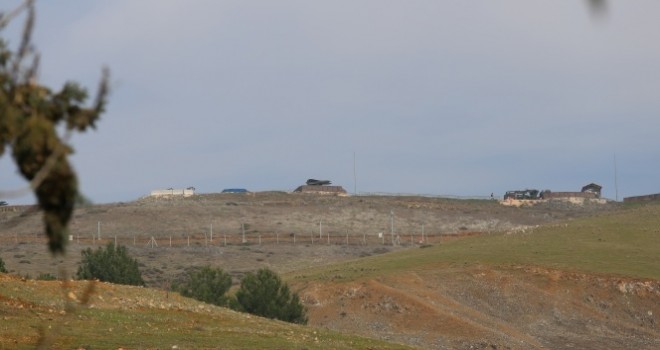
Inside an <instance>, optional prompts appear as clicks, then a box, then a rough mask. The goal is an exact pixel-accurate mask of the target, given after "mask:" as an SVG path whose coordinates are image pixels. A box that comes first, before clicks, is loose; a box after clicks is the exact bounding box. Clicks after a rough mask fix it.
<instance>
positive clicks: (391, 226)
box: [390, 211, 394, 245]
mask: <svg viewBox="0 0 660 350" xmlns="http://www.w3.org/2000/svg"><path fill="white" fill-rule="evenodd" d="M390 235H391V236H392V245H394V211H390Z"/></svg>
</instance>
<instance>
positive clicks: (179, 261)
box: [0, 192, 618, 287]
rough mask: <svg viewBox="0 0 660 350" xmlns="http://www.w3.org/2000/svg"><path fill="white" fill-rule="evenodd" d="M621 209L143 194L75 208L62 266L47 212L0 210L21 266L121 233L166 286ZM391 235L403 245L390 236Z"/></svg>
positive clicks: (72, 256) (38, 268)
mask: <svg viewBox="0 0 660 350" xmlns="http://www.w3.org/2000/svg"><path fill="white" fill-rule="evenodd" d="M617 208H618V205H617V204H608V205H591V206H575V205H568V204H564V203H557V204H554V205H544V206H537V207H531V208H511V207H504V206H501V205H499V204H498V203H497V202H496V201H490V200H456V199H444V198H430V197H397V196H358V197H334V196H318V195H305V194H291V193H283V192H259V193H254V194H250V195H245V194H207V195H197V196H194V197H190V198H182V197H179V198H175V199H165V198H160V199H159V198H152V197H146V198H143V199H140V200H137V201H135V202H128V203H114V204H103V205H92V206H86V207H81V208H78V209H76V211H75V213H74V217H73V220H72V222H71V225H70V228H71V234H72V238H73V240H72V241H71V242H70V244H69V254H67V256H65V257H63V258H61V259H59V260H58V265H54V264H53V263H52V259H51V257H50V255H49V254H48V253H47V252H46V250H45V249H42V248H43V247H44V245H45V242H44V238H43V234H42V233H41V232H43V228H42V221H41V216H40V213H38V212H31V211H7V212H0V243H2V245H1V247H0V256H2V258H3V259H4V260H5V262H6V263H7V267H8V269H9V270H10V271H13V272H14V273H17V274H21V275H26V274H29V275H30V276H33V277H35V276H38V275H40V274H42V273H50V274H53V275H57V274H59V273H60V268H61V267H65V268H66V270H67V271H69V273H70V274H72V273H74V272H75V270H76V266H77V263H78V261H79V259H80V251H81V250H83V249H87V248H95V247H98V246H99V245H102V244H106V243H108V242H111V241H114V240H115V239H116V241H117V243H118V244H122V245H126V246H127V247H128V248H129V249H130V250H131V253H132V254H134V255H136V256H138V257H139V258H140V262H141V263H142V265H143V266H142V268H143V271H144V273H145V277H146V281H147V284H148V285H150V286H157V287H164V286H166V285H168V284H169V283H170V282H171V281H172V280H174V279H177V278H178V276H180V275H181V274H183V273H185V271H186V269H187V268H188V267H190V266H191V265H192V266H196V265H204V264H209V263H210V264H214V265H218V266H220V267H223V268H225V269H226V270H228V271H231V272H232V273H233V274H234V275H235V276H237V277H240V276H241V274H242V273H244V272H245V271H248V270H252V269H255V268H257V267H259V266H267V267H270V268H273V269H275V270H277V271H280V272H286V271H291V270H295V269H299V268H301V267H305V266H309V265H310V264H311V266H318V265H323V264H327V263H329V262H332V261H341V260H345V259H352V258H356V257H361V256H369V255H374V254H381V253H384V252H388V251H394V250H400V249H407V248H410V247H416V246H417V245H418V244H420V242H422V243H434V242H440V241H442V240H447V239H452V237H456V236H458V235H465V234H474V233H481V232H506V231H512V230H517V229H521V228H525V227H532V226H536V225H542V224H547V223H552V222H563V221H564V220H570V219H573V218H578V217H584V216H590V215H595V214H598V213H605V212H611V211H613V210H617ZM392 232H394V233H395V235H392ZM99 233H100V239H99V237H98V236H99ZM379 233H382V238H379V236H378V234H379ZM211 234H213V236H211ZM393 236H396V238H397V239H398V243H399V244H396V245H393V244H392V242H393V238H395V237H393ZM152 238H153V240H152ZM243 238H245V240H246V243H245V244H244V243H243V242H242V240H243ZM260 242H261V243H262V244H259V243H260ZM310 247H314V249H309V248H310Z"/></svg>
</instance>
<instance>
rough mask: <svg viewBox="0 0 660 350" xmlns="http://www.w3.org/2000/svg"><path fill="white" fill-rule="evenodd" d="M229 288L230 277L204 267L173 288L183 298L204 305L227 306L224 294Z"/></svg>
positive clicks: (224, 273) (220, 270)
mask: <svg viewBox="0 0 660 350" xmlns="http://www.w3.org/2000/svg"><path fill="white" fill-rule="evenodd" d="M230 287H231V276H230V275H229V274H228V273H226V272H224V271H222V269H219V268H212V267H210V266H204V267H202V268H201V269H198V270H197V271H195V272H193V273H191V274H190V276H189V278H188V280H187V281H186V282H184V283H182V284H179V285H175V286H173V289H174V290H175V291H178V292H179V293H180V294H181V295H183V296H184V297H189V298H193V299H197V300H199V301H203V302H205V303H210V304H215V305H220V306H227V305H228V303H229V298H228V297H227V296H225V293H227V291H228V290H229V288H230Z"/></svg>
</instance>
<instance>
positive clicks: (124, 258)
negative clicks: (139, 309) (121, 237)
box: [76, 242, 144, 286]
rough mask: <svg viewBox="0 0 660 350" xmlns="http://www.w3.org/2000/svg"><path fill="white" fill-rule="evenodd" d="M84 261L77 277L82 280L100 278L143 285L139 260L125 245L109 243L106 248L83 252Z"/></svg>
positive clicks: (104, 280)
mask: <svg viewBox="0 0 660 350" xmlns="http://www.w3.org/2000/svg"><path fill="white" fill-rule="evenodd" d="M81 254H82V261H81V262H80V266H78V272H77V273H76V277H77V278H78V279H82V280H91V279H98V280H100V281H103V282H111V283H118V284H128V285H134V286H143V285H144V281H143V280H142V275H141V274H140V269H139V268H138V262H137V260H135V259H133V258H131V257H130V256H129V255H128V250H127V249H126V247H124V246H121V245H120V246H117V247H115V245H114V243H112V242H111V243H108V245H107V246H105V249H104V248H101V247H100V248H98V249H97V250H95V251H93V250H92V249H91V248H87V249H85V250H83V251H82V252H81Z"/></svg>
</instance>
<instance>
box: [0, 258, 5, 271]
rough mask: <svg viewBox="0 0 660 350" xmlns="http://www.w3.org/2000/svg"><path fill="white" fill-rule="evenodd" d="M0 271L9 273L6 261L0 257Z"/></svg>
mask: <svg viewBox="0 0 660 350" xmlns="http://www.w3.org/2000/svg"><path fill="white" fill-rule="evenodd" d="M0 272H2V273H7V269H6V268H5V262H4V261H2V258H0Z"/></svg>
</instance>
